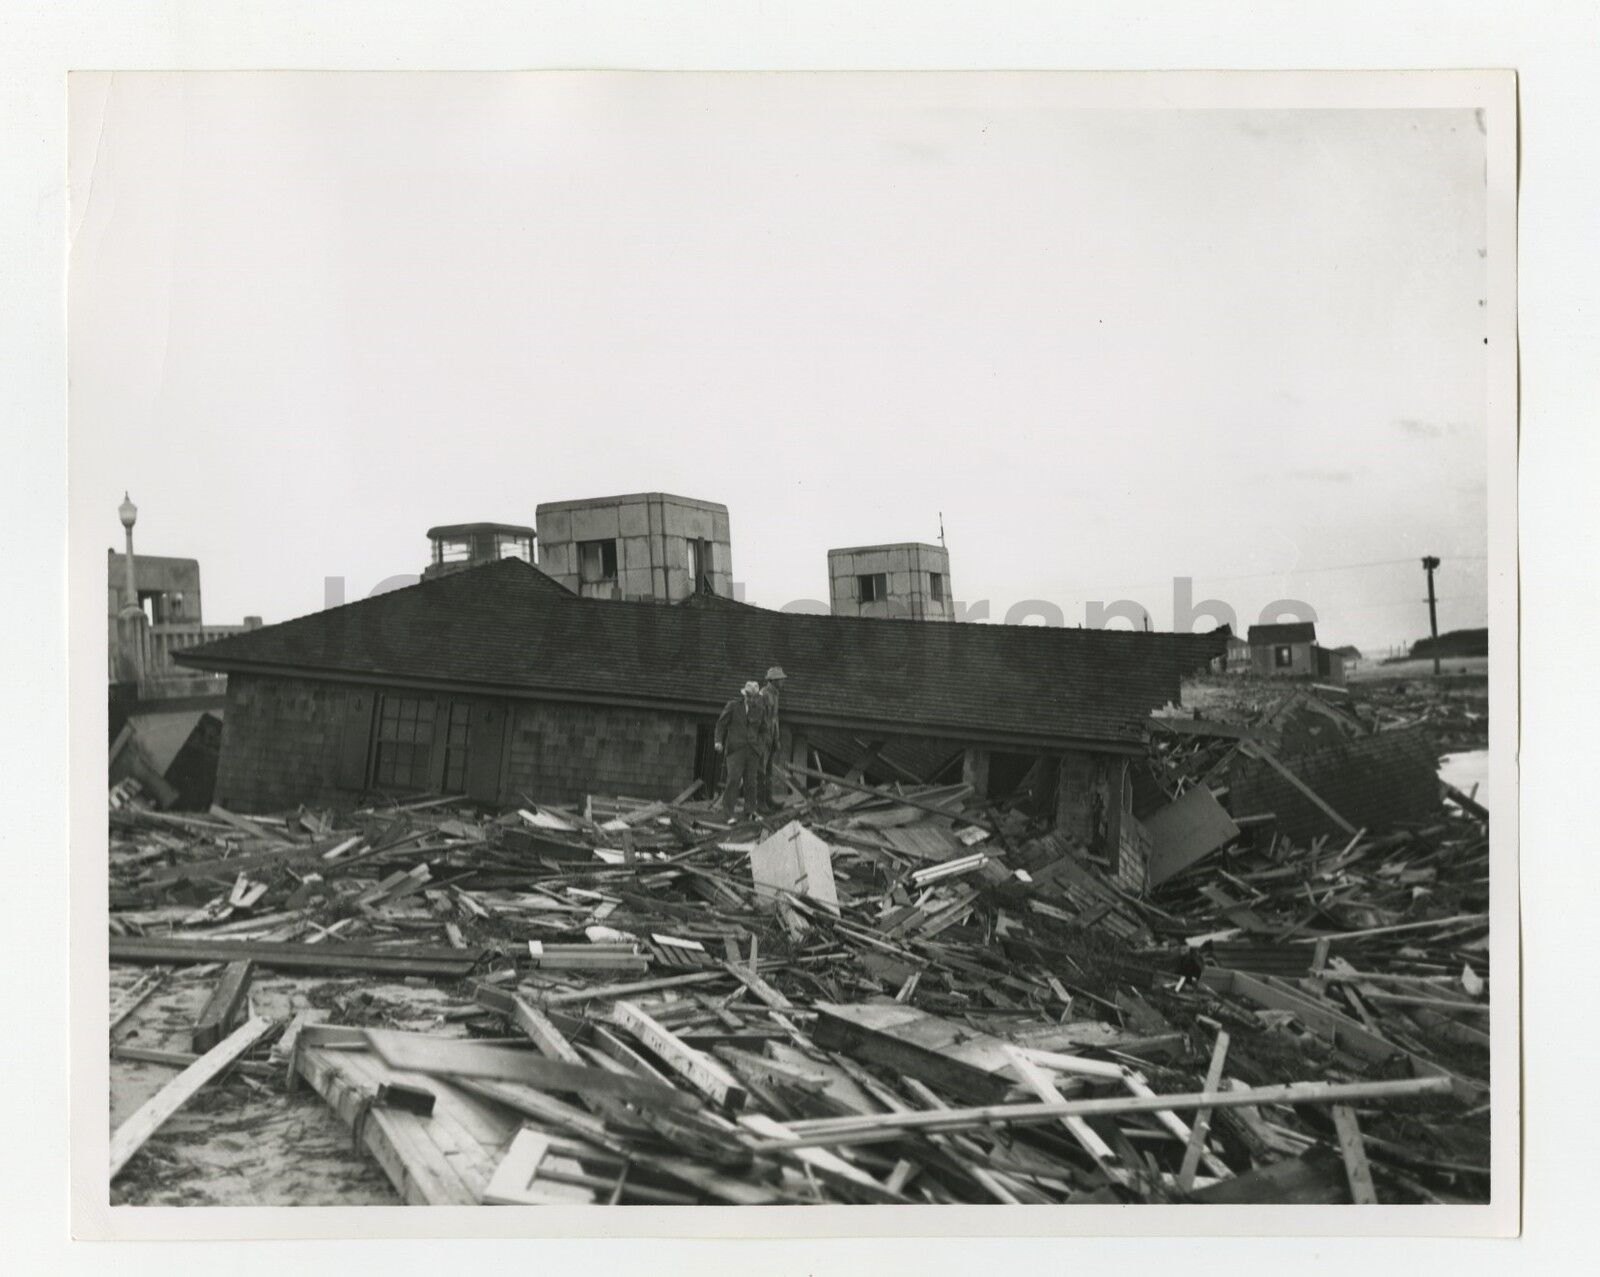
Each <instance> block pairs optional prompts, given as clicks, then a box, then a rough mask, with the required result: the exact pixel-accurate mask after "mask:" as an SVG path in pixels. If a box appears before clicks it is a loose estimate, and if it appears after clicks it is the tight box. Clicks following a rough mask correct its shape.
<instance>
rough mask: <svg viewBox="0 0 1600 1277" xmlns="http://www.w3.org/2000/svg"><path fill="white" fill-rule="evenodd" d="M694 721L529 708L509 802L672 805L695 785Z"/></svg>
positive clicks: (512, 766) (518, 723) (521, 707)
mask: <svg viewBox="0 0 1600 1277" xmlns="http://www.w3.org/2000/svg"><path fill="white" fill-rule="evenodd" d="M695 721H696V720H695V719H694V718H693V717H692V716H690V715H687V714H673V713H662V712H657V711H649V710H636V709H627V708H624V707H621V706H615V707H613V706H603V705H558V704H552V703H549V702H533V701H523V702H520V703H519V704H518V705H517V706H516V710H515V716H514V717H513V719H512V725H511V740H510V746H509V748H510V755H511V756H510V762H509V766H508V768H507V774H506V787H505V798H506V801H507V802H508V803H510V802H516V801H520V795H522V794H526V795H527V796H528V797H529V798H532V799H533V800H535V801H536V802H550V803H574V802H582V801H583V796H584V795H585V794H624V795H627V796H629V797H633V798H671V797H673V795H675V794H677V793H678V792H679V791H681V790H682V789H684V788H685V787H686V786H687V785H688V784H689V782H690V781H691V780H693V779H694V766H695Z"/></svg>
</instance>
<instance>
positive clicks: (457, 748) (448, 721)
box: [444, 701, 469, 794]
mask: <svg viewBox="0 0 1600 1277" xmlns="http://www.w3.org/2000/svg"><path fill="white" fill-rule="evenodd" d="M468 721H469V718H468V706H467V705H466V703H465V702H463V701H451V702H450V709H449V711H448V712H447V713H446V715H445V726H444V792H445V793H447V794H460V793H464V792H466V788H467V723H468Z"/></svg>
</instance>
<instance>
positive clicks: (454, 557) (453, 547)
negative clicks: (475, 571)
mask: <svg viewBox="0 0 1600 1277" xmlns="http://www.w3.org/2000/svg"><path fill="white" fill-rule="evenodd" d="M471 558H472V542H471V541H470V540H469V539H468V538H466V537H451V538H448V539H446V540H441V541H435V542H434V543H433V561H434V562H435V563H465V562H467V561H468V560H469V559H471Z"/></svg>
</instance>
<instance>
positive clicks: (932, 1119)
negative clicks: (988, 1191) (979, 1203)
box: [751, 1077, 1450, 1153]
mask: <svg viewBox="0 0 1600 1277" xmlns="http://www.w3.org/2000/svg"><path fill="white" fill-rule="evenodd" d="M1449 1091H1450V1080H1449V1079H1448V1078H1442V1077H1419V1078H1403V1079H1400V1080H1397V1081H1390V1082H1352V1083H1343V1084H1340V1083H1333V1082H1290V1083H1287V1084H1285V1085H1282V1086H1258V1087H1253V1088H1250V1089H1248V1090H1240V1091H1223V1092H1221V1093H1220V1094H1213V1093H1212V1092H1209V1091H1191V1092H1185V1093H1182V1094H1177V1095H1151V1096H1143V1095H1129V1096H1115V1097H1112V1098H1109V1099H1096V1100H1065V1101H1062V1102H1059V1103H1044V1102H1040V1103H1037V1104H988V1105H984V1106H982V1107H978V1108H965V1109H946V1110H944V1111H942V1112H931V1113H930V1112H919V1113H885V1114H882V1115H880V1116H876V1117H871V1118H835V1119H824V1120H821V1121H816V1122H794V1123H791V1124H790V1125H791V1128H792V1129H793V1130H794V1131H795V1136H794V1137H793V1138H790V1139H787V1140H784V1141H776V1140H774V1141H765V1142H760V1143H754V1144H752V1145H751V1151H752V1152H754V1153H768V1152H781V1151H783V1150H785V1149H789V1148H802V1147H806V1148H809V1147H815V1146H818V1145H823V1144H826V1145H830V1146H843V1145H850V1144H875V1143H879V1142H881V1141H883V1140H895V1139H902V1138H904V1137H905V1136H906V1135H908V1134H913V1133H917V1134H921V1133H926V1132H928V1131H959V1130H968V1129H971V1128H975V1127H988V1126H995V1127H998V1126H1038V1125H1043V1124H1047V1123H1050V1122H1055V1121H1058V1120H1059V1119H1061V1118H1063V1117H1067V1116H1075V1117H1120V1116H1124V1115H1126V1114H1130V1113H1155V1112H1159V1111H1160V1110H1162V1109H1168V1110H1171V1111H1172V1112H1175V1113H1176V1112H1182V1111H1183V1110H1184V1109H1200V1108H1254V1107H1258V1106H1260V1105H1267V1104H1342V1103H1346V1102H1348V1101H1351V1100H1399V1099H1414V1098H1416V1097H1418V1096H1423V1095H1441V1094H1448V1093H1449Z"/></svg>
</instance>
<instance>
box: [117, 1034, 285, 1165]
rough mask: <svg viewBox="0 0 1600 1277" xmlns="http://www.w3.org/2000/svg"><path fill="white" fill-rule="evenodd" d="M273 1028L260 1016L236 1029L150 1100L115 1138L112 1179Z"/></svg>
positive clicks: (121, 1127) (118, 1130)
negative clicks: (209, 1084)
mask: <svg viewBox="0 0 1600 1277" xmlns="http://www.w3.org/2000/svg"><path fill="white" fill-rule="evenodd" d="M273 1027H274V1024H273V1021H271V1020H268V1019H266V1018H265V1017H263V1016H256V1017H255V1018H254V1019H252V1020H250V1021H248V1022H247V1023H245V1024H243V1025H241V1026H240V1027H239V1028H237V1029H235V1030H234V1031H233V1032H232V1033H231V1034H229V1035H228V1036H227V1037H226V1038H224V1039H223V1040H222V1041H221V1042H219V1043H217V1045H216V1046H214V1047H212V1048H211V1050H209V1051H207V1052H206V1053H205V1054H204V1055H202V1056H201V1057H200V1058H199V1059H198V1060H196V1061H195V1062H194V1063H193V1064H191V1065H190V1066H189V1067H188V1068H186V1069H184V1071H183V1072H182V1073H180V1074H178V1076H177V1077H175V1078H173V1079H172V1081H170V1082H168V1083H167V1084H166V1085H165V1086H164V1087H162V1088H161V1089H160V1090H159V1091H157V1092H156V1093H155V1094H154V1095H152V1096H151V1097H150V1098H149V1099H148V1100H146V1101H145V1102H144V1104H142V1105H141V1106H140V1107H139V1109H138V1110H137V1111H136V1112H135V1113H134V1114H133V1115H132V1116H131V1117H129V1118H128V1120H127V1121H126V1122H124V1123H123V1124H122V1125H121V1126H119V1127H118V1128H117V1131H116V1134H115V1135H113V1136H112V1137H111V1178H112V1179H115V1178H116V1177H117V1176H118V1174H120V1173H121V1171H122V1168H123V1167H124V1166H126V1165H127V1164H128V1159H129V1158H131V1157H132V1156H133V1155H134V1154H135V1153H137V1152H138V1151H139V1150H140V1149H141V1148H142V1147H143V1146H144V1143H145V1141H146V1140H148V1139H149V1138H150V1137H151V1136H152V1135H154V1134H155V1133H156V1131H158V1130H159V1129H160V1128H161V1126H162V1124H163V1123H165V1122H166V1121H167V1119H168V1118H170V1117H171V1116H172V1115H173V1114H174V1113H176V1112H177V1111H178V1110H179V1109H180V1108H182V1107H183V1106H184V1105H185V1104H187V1103H188V1102H189V1101H190V1100H191V1099H193V1098H194V1096H195V1094H196V1093H197V1092H198V1091H199V1090H200V1088H201V1087H203V1086H205V1084H206V1083H207V1082H210V1081H211V1080H212V1079H213V1078H215V1077H216V1076H217V1075H218V1074H219V1073H221V1072H222V1071H223V1070H224V1069H226V1068H227V1067H228V1066H229V1065H230V1064H232V1063H233V1062H234V1061H235V1060H237V1059H238V1058H239V1057H240V1056H241V1055H243V1054H244V1053H245V1052H246V1051H248V1050H249V1049H250V1048H251V1047H253V1046H254V1045H255V1044H256V1043H257V1042H259V1041H261V1039H262V1038H264V1037H265V1036H266V1035H267V1034H268V1033H270V1032H271V1031H272V1029H273Z"/></svg>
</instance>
